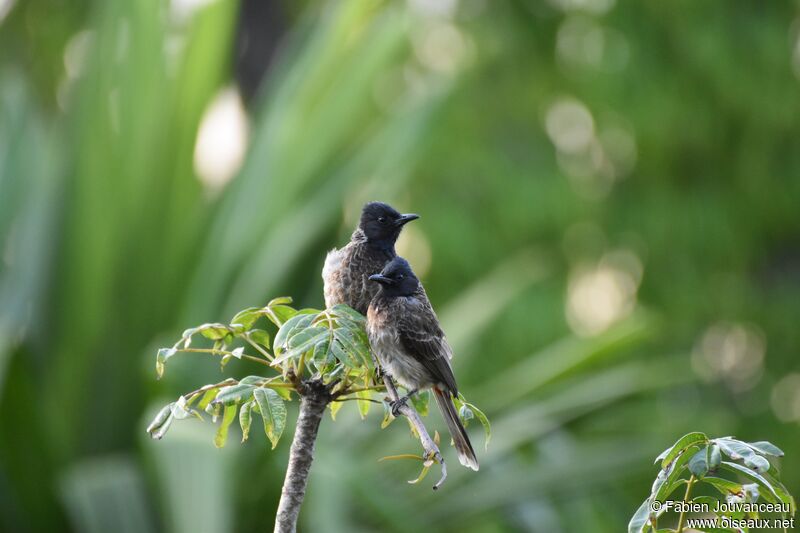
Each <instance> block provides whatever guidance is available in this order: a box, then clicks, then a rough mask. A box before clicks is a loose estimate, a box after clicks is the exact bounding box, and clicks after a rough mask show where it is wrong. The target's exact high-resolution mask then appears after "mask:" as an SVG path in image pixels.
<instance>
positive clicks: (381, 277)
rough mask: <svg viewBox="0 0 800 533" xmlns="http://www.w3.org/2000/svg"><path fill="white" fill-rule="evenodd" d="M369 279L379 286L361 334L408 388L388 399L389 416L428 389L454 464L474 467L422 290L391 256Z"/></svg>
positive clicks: (443, 346) (446, 349)
mask: <svg viewBox="0 0 800 533" xmlns="http://www.w3.org/2000/svg"><path fill="white" fill-rule="evenodd" d="M369 280H370V281H372V282H375V284H376V285H378V286H379V290H378V293H377V294H376V295H375V297H374V298H373V299H372V301H371V302H370V305H369V308H368V310H367V325H366V329H367V336H368V338H369V342H370V345H371V347H372V350H373V351H374V353H375V355H376V356H377V358H378V361H379V362H380V364H381V367H382V368H383V369H384V371H385V372H386V373H387V374H388V375H389V376H391V377H392V378H393V379H394V380H396V381H397V382H398V383H400V384H401V385H402V386H403V387H405V388H406V389H407V391H408V393H407V394H406V396H404V397H402V398H399V399H398V400H396V401H394V402H392V414H394V415H395V416H397V415H398V409H399V407H400V406H401V405H402V404H404V403H405V402H406V401H408V399H409V398H410V397H411V396H412V395H413V394H416V393H417V392H418V391H420V390H424V389H428V388H430V389H432V390H433V395H434V398H435V399H436V403H437V405H438V406H439V410H440V411H441V413H442V417H443V418H444V420H445V423H446V424H447V429H448V430H449V431H450V435H451V436H452V438H453V444H454V445H455V448H456V451H457V452H458V460H459V462H460V463H461V464H462V465H464V466H466V467H468V468H471V469H473V470H475V471H477V470H478V459H477V458H476V457H475V450H474V449H473V448H472V444H471V443H470V441H469V436H468V435H467V431H466V430H465V429H464V426H463V425H462V424H461V421H460V420H459V418H458V413H457V412H456V407H455V405H454V404H453V397H454V396H455V397H457V396H458V386H457V385H456V378H455V376H454V375H453V368H452V366H451V365H450V359H451V358H452V356H453V350H452V349H451V348H450V345H449V344H448V343H447V339H446V338H445V335H444V332H443V331H442V328H441V326H440V325H439V319H438V318H437V317H436V313H435V312H434V310H433V307H432V306H431V303H430V301H429V300H428V296H427V294H426V293H425V288H424V287H423V286H422V284H421V283H420V281H419V279H418V278H417V276H416V275H415V274H414V271H413V270H412V269H411V266H410V265H409V264H408V261H406V260H405V259H403V258H402V257H399V256H398V257H395V258H394V259H392V260H391V261H390V262H389V263H388V264H387V265H386V266H385V267H384V268H383V270H382V271H381V272H380V273H377V274H373V275H371V276H370V277H369Z"/></svg>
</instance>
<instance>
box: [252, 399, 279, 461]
mask: <svg viewBox="0 0 800 533" xmlns="http://www.w3.org/2000/svg"><path fill="white" fill-rule="evenodd" d="M253 396H254V397H255V399H256V401H257V402H258V407H259V412H260V413H261V417H262V418H263V419H264V431H265V432H266V434H267V438H268V439H269V440H270V442H271V443H272V449H273V450H274V449H275V447H276V446H277V445H278V441H279V440H280V438H281V435H282V434H283V429H284V427H285V426H286V406H285V405H284V403H283V399H281V397H280V396H278V393H277V392H275V391H274V390H272V389H264V388H260V389H256V390H255V391H254V393H253Z"/></svg>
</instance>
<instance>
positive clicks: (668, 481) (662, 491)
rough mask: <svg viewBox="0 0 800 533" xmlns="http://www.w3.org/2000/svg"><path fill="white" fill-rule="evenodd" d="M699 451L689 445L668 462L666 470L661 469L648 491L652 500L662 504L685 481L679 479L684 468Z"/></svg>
mask: <svg viewBox="0 0 800 533" xmlns="http://www.w3.org/2000/svg"><path fill="white" fill-rule="evenodd" d="M699 450H700V446H699V445H697V444H691V445H689V447H688V448H686V449H685V450H683V451H682V452H681V453H680V455H678V456H677V457H676V458H675V459H674V460H673V461H672V462H670V463H669V464H668V465H667V467H666V468H663V469H661V471H660V472H659V473H658V476H657V477H656V480H655V482H654V483H653V486H652V488H651V491H650V492H651V495H652V496H653V498H652V499H653V500H655V501H659V502H663V501H664V500H666V499H667V498H668V497H669V496H670V494H672V493H673V492H674V491H675V489H676V488H678V487H679V486H680V485H681V484H682V483H684V482H685V481H686V480H684V479H681V476H682V475H683V471H684V468H686V465H687V463H688V462H689V460H690V459H691V457H692V456H693V455H694V454H695V453H697V452H698V451H699ZM658 514H661V513H658Z"/></svg>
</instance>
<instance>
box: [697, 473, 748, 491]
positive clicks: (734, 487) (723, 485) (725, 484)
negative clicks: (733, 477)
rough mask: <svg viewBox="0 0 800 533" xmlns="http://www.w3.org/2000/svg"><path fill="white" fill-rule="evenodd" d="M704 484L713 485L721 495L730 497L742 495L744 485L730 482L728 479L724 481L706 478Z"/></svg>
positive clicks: (717, 478)
mask: <svg viewBox="0 0 800 533" xmlns="http://www.w3.org/2000/svg"><path fill="white" fill-rule="evenodd" d="M703 483H707V484H708V485H711V486H712V487H714V488H715V489H717V490H718V491H719V493H720V494H722V495H723V496H729V495H731V494H738V495H740V494H742V490H743V489H742V485H741V484H740V483H736V482H734V481H730V480H728V479H723V478H719V477H711V476H706V477H704V478H703Z"/></svg>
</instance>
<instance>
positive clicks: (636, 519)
mask: <svg viewBox="0 0 800 533" xmlns="http://www.w3.org/2000/svg"><path fill="white" fill-rule="evenodd" d="M651 503H652V501H651V500H650V498H647V499H646V500H645V501H644V502H642V505H640V506H639V508H638V509H637V510H636V512H635V513H633V517H632V518H631V521H630V522H628V533H643V532H645V531H649V530H650V524H649V520H650V504H651Z"/></svg>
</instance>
